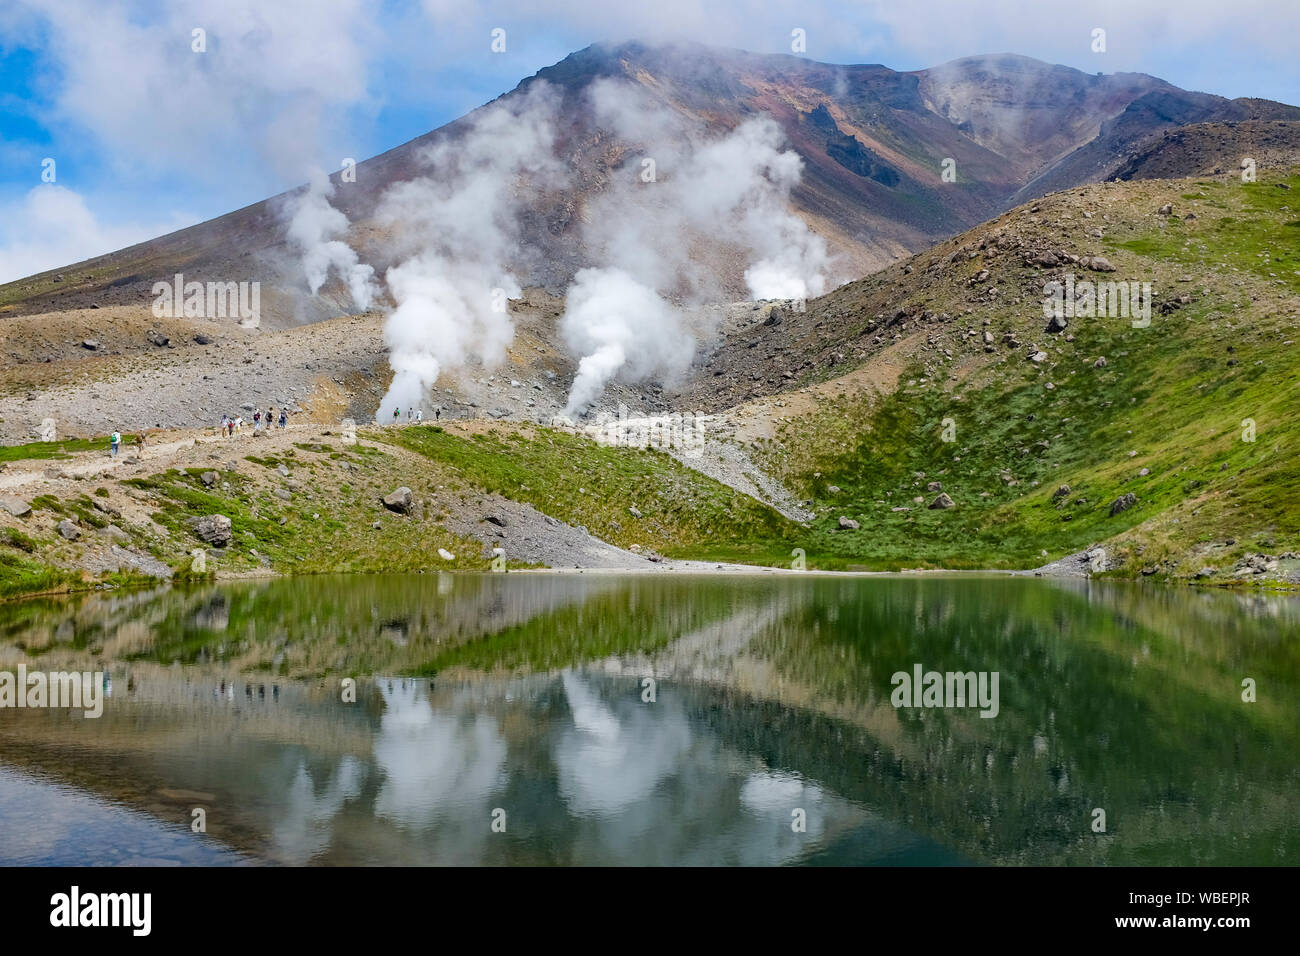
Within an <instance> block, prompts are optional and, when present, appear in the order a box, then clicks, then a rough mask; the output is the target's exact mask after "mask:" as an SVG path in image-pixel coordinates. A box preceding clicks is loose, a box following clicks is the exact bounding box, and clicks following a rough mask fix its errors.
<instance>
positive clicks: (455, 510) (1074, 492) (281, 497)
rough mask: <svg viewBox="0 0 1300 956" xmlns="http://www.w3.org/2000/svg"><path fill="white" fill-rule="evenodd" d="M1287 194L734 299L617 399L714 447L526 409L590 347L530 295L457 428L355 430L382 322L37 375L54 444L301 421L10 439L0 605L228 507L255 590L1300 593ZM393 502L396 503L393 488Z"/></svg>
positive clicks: (85, 574)
mask: <svg viewBox="0 0 1300 956" xmlns="http://www.w3.org/2000/svg"><path fill="white" fill-rule="evenodd" d="M1297 195H1300V164H1296V165H1295V166H1293V167H1292V168H1291V169H1290V170H1288V171H1284V172H1279V171H1273V170H1265V171H1264V172H1262V173H1261V175H1260V177H1259V181H1258V182H1255V183H1243V182H1241V178H1240V176H1239V175H1238V174H1237V171H1236V170H1234V169H1231V168H1229V169H1225V170H1223V171H1222V172H1221V173H1219V174H1216V175H1210V176H1204V177H1199V176H1198V177H1196V178H1189V179H1141V180H1139V179H1133V180H1129V181H1108V182H1105V183H1099V184H1091V185H1086V186H1082V187H1077V188H1075V189H1072V190H1068V191H1065V192H1060V193H1053V194H1051V195H1049V196H1046V197H1044V198H1042V199H1041V200H1034V201H1032V202H1030V203H1027V204H1024V205H1021V206H1019V207H1016V208H1015V209H1012V210H1009V211H1007V212H1006V213H1003V214H1000V215H999V216H997V217H995V218H993V219H991V220H989V221H988V222H986V223H983V224H981V225H979V226H976V227H975V228H973V229H971V230H968V231H966V232H963V233H961V234H959V235H957V236H955V237H953V238H952V239H949V240H945V241H943V242H941V243H938V244H936V245H935V246H933V247H932V248H930V249H927V250H925V251H924V252H922V253H919V254H917V255H915V256H912V257H909V258H908V259H906V260H904V261H902V262H899V263H896V264H894V265H892V266H890V267H888V268H886V269H884V270H881V271H880V272H878V273H875V274H873V275H870V276H867V277H865V278H863V279H860V280H857V281H855V282H851V283H848V284H845V285H843V286H841V287H840V288H837V289H836V290H834V291H833V292H831V293H830V294H828V295H825V296H822V297H820V298H818V299H816V300H812V301H810V302H808V303H807V309H806V311H804V312H797V311H794V310H792V309H791V308H790V307H789V305H788V304H773V303H738V304H733V305H732V306H731V307H729V308H728V309H727V310H726V315H725V316H723V317H722V318H723V321H722V322H721V324H720V328H719V335H718V336H717V337H716V338H715V339H714V340H713V341H711V342H709V343H708V345H707V347H706V348H705V349H704V350H703V352H702V354H700V355H699V356H698V358H697V361H696V363H695V365H694V366H693V368H692V369H691V372H690V374H689V375H688V376H687V378H686V379H685V380H684V381H682V382H679V383H676V384H675V385H673V386H672V387H667V386H660V385H658V384H655V383H650V384H647V385H645V386H643V387H642V388H640V389H627V388H626V387H622V386H620V387H619V388H620V389H622V391H617V392H615V393H614V394H613V395H612V396H611V400H612V398H614V397H617V398H618V399H619V400H623V401H626V403H627V404H628V405H629V406H630V407H632V409H633V415H646V414H647V413H649V412H662V411H665V410H669V411H671V412H672V413H682V414H683V415H685V416H692V415H693V413H699V412H703V413H706V414H705V416H704V418H703V424H702V426H701V428H702V431H701V432H700V435H701V436H702V439H703V447H702V448H699V449H698V451H699V452H701V453H699V454H694V455H693V454H691V453H690V451H689V449H683V448H682V447H681V446H677V447H676V449H675V452H674V454H662V453H659V452H657V451H652V450H645V449H643V448H640V447H636V446H635V443H630V442H615V443H612V444H610V443H605V444H601V443H597V442H596V441H592V440H590V439H588V438H587V437H585V436H584V435H583V433H582V432H581V431H578V430H575V429H572V428H567V427H548V426H547V425H545V424H543V423H542V422H539V421H538V419H539V418H545V416H544V415H543V414H542V413H544V412H552V413H553V412H554V411H555V410H556V409H557V408H558V407H559V404H560V403H561V402H562V401H563V392H564V388H565V382H566V381H567V380H568V379H569V377H571V376H572V374H573V371H574V362H573V359H572V357H571V356H566V355H564V354H563V353H562V352H560V351H559V350H558V349H557V348H556V343H555V325H556V315H557V310H558V308H559V307H560V305H561V304H560V303H558V302H557V301H556V300H553V299H550V298H548V297H546V296H545V295H544V294H543V293H540V292H537V291H536V290H533V291H531V292H530V294H529V296H528V297H527V299H526V301H525V302H524V303H522V304H521V305H520V308H519V314H518V316H517V318H518V321H519V334H518V342H517V345H516V347H515V348H514V349H513V350H512V354H511V356H510V358H509V360H508V363H507V368H506V370H505V372H504V374H499V375H489V376H487V377H486V379H485V378H484V377H483V376H484V375H486V374H487V373H486V372H484V371H480V370H477V369H475V370H473V371H472V372H471V373H470V375H469V379H470V380H469V382H468V383H466V385H465V387H468V388H478V389H480V392H479V393H475V397H474V404H472V405H471V404H465V403H464V402H465V398H464V397H462V398H461V399H460V401H461V402H462V404H459V405H455V406H454V407H453V406H447V407H448V408H451V410H452V414H450V415H448V414H444V416H443V419H442V421H441V422H438V423H436V424H435V423H430V422H429V421H428V420H427V415H426V421H425V422H424V423H423V425H411V426H408V427H382V428H381V427H374V426H371V427H365V426H362V427H361V428H359V429H358V432H357V437H358V439H359V443H358V444H356V445H351V444H349V443H348V442H347V439H346V438H344V437H343V436H341V435H340V434H339V426H338V421H339V412H340V411H342V410H343V407H342V404H341V403H343V402H345V401H352V402H355V403H356V404H358V405H359V406H360V407H362V408H365V407H367V404H368V403H369V404H368V407H369V408H371V409H373V407H374V405H373V401H374V400H375V398H376V397H377V396H376V389H382V387H383V383H382V379H381V377H380V376H379V375H378V374H377V373H376V372H374V371H369V370H370V369H371V368H372V367H378V365H380V364H382V363H383V362H384V361H385V360H384V352H383V349H382V346H381V343H380V339H379V337H378V320H377V317H374V316H357V317H342V318H336V319H332V320H328V321H325V322H322V323H319V324H318V325H315V326H311V327H306V328H293V329H288V330H284V331H281V332H269V333H263V334H261V335H260V336H259V335H253V334H252V333H246V334H245V337H244V338H243V339H236V338H234V337H233V336H232V337H231V338H230V339H229V340H228V341H223V342H221V343H220V345H219V347H212V348H210V349H209V348H208V347H204V346H196V345H190V344H188V343H184V342H182V343H181V344H179V345H178V346H177V347H176V348H175V349H170V348H158V347H155V348H154V351H153V352H152V353H150V355H149V357H148V358H147V360H146V359H145V358H143V357H141V356H132V355H122V356H106V357H90V358H87V359H82V360H80V361H77V362H73V361H65V362H60V363H54V364H53V366H51V365H44V364H42V365H29V366H25V368H27V369H29V370H34V371H35V372H37V373H41V374H43V375H45V376H46V377H49V376H50V375H51V373H54V374H57V375H59V376H61V379H60V382H59V384H58V386H57V387H53V388H49V389H48V390H47V391H46V392H44V393H36V392H33V393H31V395H30V396H29V400H25V399H24V398H23V397H22V395H21V394H19V395H16V396H15V395H11V394H7V393H5V392H0V419H3V425H4V427H5V428H6V429H10V428H11V427H12V425H13V424H14V423H18V424H20V425H21V426H22V427H24V428H25V427H26V426H27V425H29V424H32V421H31V417H30V416H32V415H33V414H34V415H35V421H36V422H39V420H40V415H41V414H45V413H49V412H50V411H52V410H56V411H57V412H58V414H59V415H60V417H61V426H60V427H63V425H64V424H66V421H67V419H68V418H69V417H70V416H72V415H73V414H74V410H75V409H76V408H77V407H80V408H81V409H83V410H84V414H85V415H87V416H92V417H93V416H99V417H100V420H103V421H105V422H107V421H113V422H117V421H119V420H120V421H124V422H128V423H129V427H123V428H122V430H123V431H125V432H127V434H128V438H129V439H131V438H132V437H133V435H134V431H135V430H136V429H137V428H139V427H140V426H141V424H142V423H143V422H147V421H148V420H147V419H142V418H141V417H140V415H139V414H138V409H137V408H136V407H134V406H131V405H130V401H132V400H133V399H132V396H133V395H135V394H137V393H138V394H139V395H140V399H139V400H140V401H149V400H151V399H152V398H153V397H154V396H156V394H158V393H159V392H162V391H163V390H165V389H168V388H171V389H172V392H170V393H169V394H171V395H174V396H175V403H176V405H177V406H178V407H176V408H171V407H167V406H166V405H165V406H164V410H163V413H164V414H171V415H174V416H175V417H177V418H181V419H185V418H186V416H190V415H193V414H195V409H201V410H204V411H206V412H207V413H210V412H211V410H212V409H214V408H223V407H224V406H223V405H221V403H220V402H219V401H215V400H214V396H218V395H222V394H227V395H229V396H238V395H239V394H241V393H240V392H239V391H237V390H236V391H233V392H229V391H227V392H224V393H223V390H228V389H229V388H230V385H231V382H232V381H238V380H239V377H240V376H247V377H249V378H247V379H246V380H245V381H244V384H243V385H242V386H241V387H244V388H247V387H249V382H250V381H252V380H253V379H261V380H263V386H262V387H263V388H264V389H265V391H263V392H262V393H261V394H260V395H259V394H257V393H255V392H251V391H245V392H244V393H243V394H247V395H249V396H250V397H253V398H255V399H256V400H257V401H259V403H263V404H264V403H265V401H266V399H267V398H270V399H271V400H273V401H275V402H276V404H283V403H284V399H283V398H280V397H277V392H275V391H270V390H271V389H277V390H280V389H282V390H285V391H286V392H287V393H288V394H287V398H288V399H289V400H290V401H294V402H296V401H298V400H302V403H303V410H302V412H301V413H300V414H298V415H295V418H294V424H295V426H298V427H296V428H291V429H289V430H287V431H283V432H281V431H278V430H277V431H276V432H274V433H273V434H271V435H269V436H265V435H264V436H261V437H256V438H255V437H253V436H251V435H249V434H247V429H245V434H244V435H242V436H235V437H233V438H224V439H223V438H220V437H218V436H217V435H216V433H215V429H214V428H212V427H210V426H209V427H207V428H193V427H190V428H183V429H180V430H176V431H155V432H151V435H150V437H149V440H148V444H147V447H146V449H145V454H144V456H143V457H142V458H139V459H137V457H136V455H135V449H134V448H133V447H129V448H128V450H127V452H126V453H125V454H124V456H123V457H121V458H109V457H107V455H106V453H105V441H104V439H102V438H101V439H98V440H96V441H84V440H80V441H78V440H72V441H67V440H65V441H63V442H62V443H59V442H53V443H39V442H38V443H31V444H25V445H14V446H5V447H0V466H4V467H3V469H2V470H0V594H6V593H15V594H16V593H25V592H31V591H37V590H44V589H51V588H60V587H69V586H72V587H76V586H83V587H84V586H86V582H87V581H91V582H97V581H100V580H102V578H100V577H97V576H98V575H101V574H105V573H111V572H113V571H115V570H116V569H121V568H124V569H127V570H129V571H132V572H134V573H136V574H140V573H144V574H160V575H164V576H165V575H168V574H171V573H172V571H173V569H177V573H178V574H180V575H182V576H186V575H189V574H191V573H192V571H191V570H190V569H191V568H192V565H191V563H190V562H191V557H190V555H191V551H192V549H194V548H196V547H200V546H204V545H205V542H206V543H211V542H210V541H208V539H206V538H202V535H204V534H208V535H209V537H211V531H212V529H211V528H210V527H207V526H204V525H197V524H196V523H195V522H196V521H198V520H199V519H202V518H204V517H207V516H211V515H214V514H220V515H224V516H226V517H228V518H229V519H230V526H229V527H230V532H231V535H232V537H231V540H230V542H229V543H228V544H227V545H226V546H225V547H220V548H215V549H211V550H210V551H209V558H208V561H209V564H208V565H207V567H208V569H209V570H210V571H211V570H215V571H216V572H217V573H220V574H235V575H238V574H250V573H253V574H263V573H266V571H267V570H268V569H269V570H270V571H272V572H277V573H284V574H295V573H303V572H306V573H312V572H325V571H343V570H347V571H368V570H388V571H392V570H395V569H400V570H417V569H420V570H423V569H432V568H443V567H455V568H464V569H470V568H477V569H486V568H487V567H489V562H490V561H491V560H492V556H493V552H492V551H491V550H490V549H491V548H494V547H498V546H499V547H503V548H505V549H506V553H507V554H508V560H510V561H511V562H524V563H542V564H549V565H551V566H556V567H559V566H564V567H568V566H573V565H580V566H585V567H595V566H601V567H623V568H629V567H631V568H637V567H639V568H649V567H651V566H652V565H651V564H647V563H646V562H647V561H651V562H658V561H659V560H660V557H661V556H666V557H668V558H683V559H696V560H705V561H709V562H711V563H710V564H709V565H707V567H708V568H713V567H714V566H715V565H714V564H713V563H712V562H719V561H739V562H746V563H755V564H767V565H772V566H778V567H789V566H790V559H791V556H792V555H796V556H797V555H802V556H803V557H804V558H805V559H806V562H807V567H808V568H810V569H813V568H820V569H832V570H833V569H855V568H865V569H898V568H1008V569H1035V568H1036V569H1038V570H1039V573H1043V574H1067V575H1075V576H1080V577H1082V576H1084V575H1086V574H1088V573H1089V569H1091V571H1092V573H1107V574H1112V575H1117V576H1124V577H1133V578H1137V577H1154V578H1157V579H1164V580H1169V581H1179V582H1188V581H1197V582H1200V583H1209V584H1224V583H1226V584H1233V585H1241V584H1268V585H1270V586H1271V585H1285V586H1295V585H1297V584H1300V504H1298V502H1300V499H1298V498H1297V496H1296V491H1297V489H1300V454H1297V452H1298V451H1300V423H1297V421H1296V419H1295V416H1294V414H1293V406H1294V394H1295V388H1294V385H1295V382H1296V380H1297V376H1298V375H1300V351H1297V344H1296V342H1297V334H1296V333H1297V329H1298V328H1300V244H1297V242H1296V233H1297V228H1298V227H1300V220H1298V219H1297V218H1296V211H1295V203H1296V199H1295V197H1296V196H1297ZM1071 280H1073V281H1075V282H1076V283H1077V285H1076V291H1077V292H1078V293H1080V294H1082V292H1083V289H1084V287H1083V285H1082V282H1084V281H1088V282H1117V283H1125V284H1128V283H1137V284H1138V285H1139V286H1143V285H1149V286H1150V292H1149V296H1148V297H1147V299H1146V301H1147V302H1148V303H1149V304H1150V315H1149V322H1147V321H1138V323H1137V324H1136V325H1135V324H1134V322H1135V319H1140V316H1134V315H1122V314H1121V315H1105V316H1099V317H1092V316H1083V315H1076V316H1072V317H1070V318H1068V319H1067V320H1066V321H1065V322H1064V323H1058V322H1053V321H1049V320H1048V319H1047V317H1046V316H1045V315H1044V309H1043V297H1044V294H1045V290H1046V289H1047V288H1050V286H1049V284H1050V283H1052V282H1067V281H1071ZM1080 301H1082V300H1080ZM25 321H26V320H25V319H24V318H23V317H17V318H15V319H12V320H10V322H8V323H0V331H3V329H4V327H5V326H7V325H10V324H13V325H21V324H22V323H24V322H25ZM68 321H70V322H71V321H73V320H72V319H69V320H68ZM168 330H169V331H172V332H174V333H179V327H178V329H177V330H172V329H171V328H170V327H168ZM69 332H70V328H69V329H64V330H62V332H61V334H62V335H63V336H65V337H66V336H68V333H69ZM6 347H8V346H7V345H6ZM304 359H305V361H306V365H307V368H308V371H307V372H306V373H305V377H304V378H300V379H294V378H293V377H292V376H293V374H294V370H295V369H296V368H298V367H300V366H301V365H302V364H303V360H304ZM272 361H275V362H279V363H280V364H279V365H274V366H270V367H268V366H264V365H263V364H262V363H264V362H272ZM349 362H352V363H354V364H353V365H352V371H350V372H349V371H347V369H348V367H349V364H348V363H349ZM112 363H117V365H118V366H119V367H112ZM367 363H370V364H369V365H368V364H367ZM363 371H369V377H367V376H366V375H365V374H362V372H363ZM547 373H550V374H549V375H548V374H547ZM494 378H495V381H494ZM304 384H305V385H306V386H308V388H307V389H306V391H307V393H304V392H302V391H299V387H300V385H304ZM457 387H460V386H457ZM205 389H208V391H206V392H205V391H204V390H205ZM447 391H448V392H449V391H450V389H448V390H447ZM447 399H448V396H447V395H444V394H443V390H442V389H440V390H439V394H438V395H437V396H435V400H436V401H437V402H439V403H441V402H443V401H446V400H447ZM335 400H337V401H339V402H340V404H339V405H331V402H332V401H335ZM488 402H491V404H488ZM44 403H48V406H49V407H48V408H43V407H42V406H43V404H44ZM237 408H238V406H237V405H236V406H235V408H233V409H231V410H237ZM105 409H108V412H106V411H105ZM108 414H112V415H115V416H116V417H114V418H111V419H110V418H106V417H105V416H106V415H108ZM449 418H450V419H451V420H448V419H449ZM202 420H203V419H202V418H201V417H200V418H199V421H202ZM695 421H697V422H699V421H700V419H698V418H696V419H695ZM394 489H402V490H407V489H409V494H410V495H411V498H412V500H411V501H410V502H409V505H408V504H406V503H403V500H402V499H401V496H400V495H399V496H398V500H396V501H395V503H393V504H390V505H387V506H385V505H384V504H381V496H389V497H390V498H391V497H392V494H391V493H392V492H393V490H394ZM941 495H942V496H945V497H944V498H941V497H940V496H941ZM945 503H947V505H948V506H945ZM218 530H219V529H218ZM438 548H443V549H445V550H446V551H447V553H448V554H449V555H452V556H453V557H441V556H439V555H438V550H437V549H438ZM620 549H621V550H620ZM697 567H698V566H697Z"/></svg>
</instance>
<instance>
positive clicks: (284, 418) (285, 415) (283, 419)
mask: <svg viewBox="0 0 1300 956" xmlns="http://www.w3.org/2000/svg"><path fill="white" fill-rule="evenodd" d="M288 425H289V409H287V408H282V409H280V427H281V428H287V427H288Z"/></svg>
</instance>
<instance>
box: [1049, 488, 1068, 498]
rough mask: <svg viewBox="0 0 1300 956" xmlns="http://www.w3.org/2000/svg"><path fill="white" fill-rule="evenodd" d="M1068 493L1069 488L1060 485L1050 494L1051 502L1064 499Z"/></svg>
mask: <svg viewBox="0 0 1300 956" xmlns="http://www.w3.org/2000/svg"><path fill="white" fill-rule="evenodd" d="M1069 493H1070V486H1069V485H1061V487H1059V488H1057V489H1056V490H1055V491H1053V492H1052V500H1053V501H1057V500H1059V499H1061V498H1064V497H1065V496H1066V495H1068V494H1069Z"/></svg>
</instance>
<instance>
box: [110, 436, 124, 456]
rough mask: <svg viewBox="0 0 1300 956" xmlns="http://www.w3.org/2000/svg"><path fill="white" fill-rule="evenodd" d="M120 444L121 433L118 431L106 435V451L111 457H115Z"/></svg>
mask: <svg viewBox="0 0 1300 956" xmlns="http://www.w3.org/2000/svg"><path fill="white" fill-rule="evenodd" d="M121 444H122V435H121V433H120V432H113V434H111V435H109V436H108V447H109V452H108V453H109V455H110V456H111V457H113V458H116V457H117V449H118V446H119V445H121Z"/></svg>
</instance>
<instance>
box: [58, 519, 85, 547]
mask: <svg viewBox="0 0 1300 956" xmlns="http://www.w3.org/2000/svg"><path fill="white" fill-rule="evenodd" d="M58 527H59V534H61V535H63V537H65V538H67V539H68V540H69V541H76V540H77V539H78V538H80V537H81V529H80V528H78V527H77V526H76V525H75V524H73V523H72V521H71V520H70V519H68V518H64V519H63V520H62V521H60V522H59V526H58Z"/></svg>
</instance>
